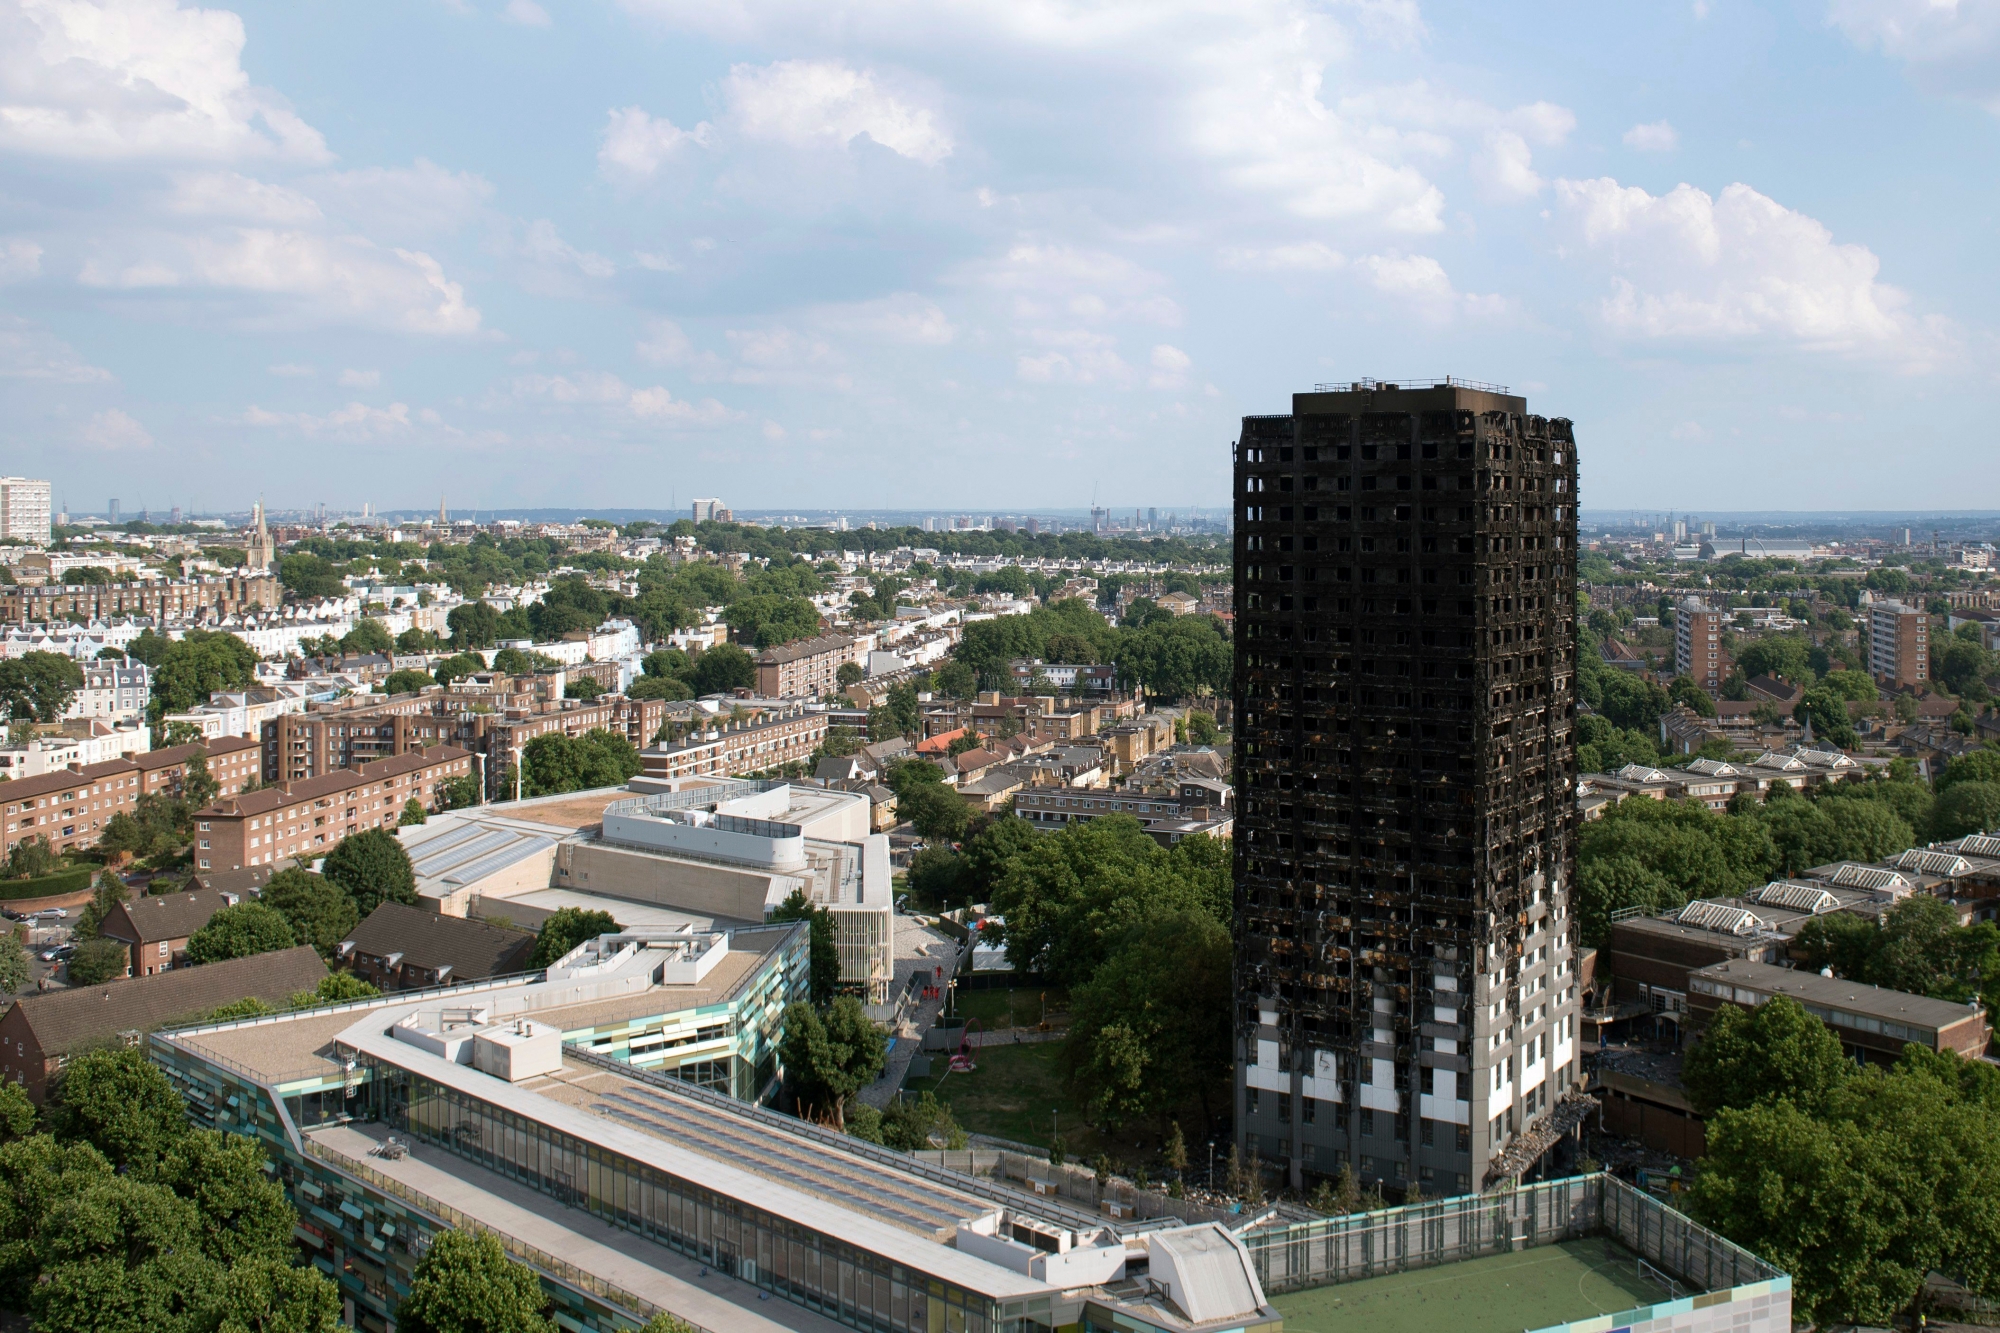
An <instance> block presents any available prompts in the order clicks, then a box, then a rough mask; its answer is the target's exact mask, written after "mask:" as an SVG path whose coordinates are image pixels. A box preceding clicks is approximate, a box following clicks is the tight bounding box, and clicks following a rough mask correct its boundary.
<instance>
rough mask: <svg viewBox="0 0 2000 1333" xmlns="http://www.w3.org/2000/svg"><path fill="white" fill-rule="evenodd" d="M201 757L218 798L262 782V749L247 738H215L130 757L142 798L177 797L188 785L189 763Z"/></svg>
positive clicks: (231, 794) (232, 794)
mask: <svg viewBox="0 0 2000 1333" xmlns="http://www.w3.org/2000/svg"><path fill="white" fill-rule="evenodd" d="M196 755H201V756H202V757H203V758H205V759H206V760H207V761H208V776H209V777H211V778H213V779H214V780H215V785H216V795H217V796H234V795H235V794H236V793H237V792H240V791H242V790H243V788H244V787H245V786H247V785H248V784H250V783H251V782H258V781H262V780H263V776H264V747H263V746H261V745H259V744H258V743H257V742H256V741H253V740H251V739H250V738H249V737H248V736H218V737H216V738H215V739H214V740H212V741H208V742H207V743H205V744H202V745H170V746H168V747H167V748H166V749H164V750H148V751H147V752H146V753H144V754H135V755H133V756H132V762H133V764H135V765H136V766H137V767H138V769H139V774H140V786H139V793H140V795H142V796H161V795H164V796H179V795H180V794H181V789H182V788H183V787H184V786H185V785H186V783H187V765H188V760H190V759H192V758H193V757H194V756H196Z"/></svg>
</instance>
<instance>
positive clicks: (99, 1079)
mask: <svg viewBox="0 0 2000 1333" xmlns="http://www.w3.org/2000/svg"><path fill="white" fill-rule="evenodd" d="M44 1114H45V1115H46V1116H47V1118H48V1123H49V1128H50V1131H51V1132H52V1133H54V1135H55V1136H56V1138H57V1139H58V1140H60V1141H61V1142H64V1143H79V1142H82V1143H89V1144H90V1145H91V1146H92V1147H94V1148H96V1149H97V1151H99V1152H101V1153H103V1154H104V1156H105V1158H106V1159H107V1160H108V1161H110V1163H111V1164H112V1165H113V1166H114V1167H119V1168H125V1167H137V1166H145V1165H146V1164H149V1163H151V1162H155V1161H158V1160H159V1159H160V1158H161V1157H162V1156H164V1155H165V1154H166V1152H167V1150H168V1149H169V1148H171V1147H172V1146H173V1145H174V1144H175V1143H177V1142H179V1141H180V1139H181V1138H182V1136H183V1135H185V1134H187V1133H189V1132H190V1131H189V1128H188V1122H187V1106H186V1104H185V1103H184V1102H182V1100H181V1095H180V1094H179V1093H178V1092H176V1091H174V1085H173V1084H171V1083H169V1082H168V1081H167V1076H166V1075H165V1074H163V1073H161V1072H160V1070H159V1068H158V1066H156V1065H154V1064H153V1063H152V1061H150V1060H148V1059H147V1058H146V1056H145V1054H144V1052H142V1051H139V1050H136V1049H133V1048H131V1047H123V1046H121V1047H118V1048H116V1049H102V1048H100V1049H98V1050H90V1051H85V1052H83V1053H82V1054H81V1055H77V1056H75V1057H73V1058H72V1059H71V1060H70V1062H69V1063H68V1064H67V1065H65V1066H64V1067H63V1071H62V1076H61V1077H60V1078H58V1079H57V1080H56V1084H55V1088H54V1090H53V1094H52V1096H51V1097H50V1100H49V1104H48V1106H47V1107H46V1108H45V1111H44Z"/></svg>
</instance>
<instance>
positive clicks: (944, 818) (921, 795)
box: [896, 782, 972, 842]
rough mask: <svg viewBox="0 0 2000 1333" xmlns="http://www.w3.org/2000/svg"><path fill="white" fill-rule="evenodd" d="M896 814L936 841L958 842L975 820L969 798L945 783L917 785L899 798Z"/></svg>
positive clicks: (918, 831) (920, 832)
mask: <svg viewBox="0 0 2000 1333" xmlns="http://www.w3.org/2000/svg"><path fill="white" fill-rule="evenodd" d="M896 813H897V814H899V815H901V816H902V817H903V818H904V819H906V820H908V821H909V822H910V825H911V826H912V827H913V828H915V829H916V831H917V833H918V834H919V835H920V836H921V837H923V838H925V839H928V840H930V841H932V842H956V841H957V840H958V839H960V838H962V837H964V836H965V829H966V826H967V824H969V823H970V822H971V819H972V808H971V807H970V806H968V805H967V804H966V803H965V798H964V797H963V796H960V795H959V794H958V793H957V792H956V791H955V790H953V789H952V788H950V787H947V786H945V785H944V784H943V783H941V782H924V783H916V784H913V785H912V786H911V788H910V790H909V791H908V792H907V793H905V794H902V795H899V796H898V797H897V798H896Z"/></svg>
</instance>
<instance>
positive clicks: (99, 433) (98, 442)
mask: <svg viewBox="0 0 2000 1333" xmlns="http://www.w3.org/2000/svg"><path fill="white" fill-rule="evenodd" d="M77 439H78V441H79V442H80V443H81V444H82V445H83V446H84V447H85V448H86V449H97V450H101V451H102V452H104V453H120V452H123V451H125V450H128V449H148V448H151V447H152V444H153V433H152V432H151V431H149V430H147V429H146V428H145V427H144V426H142V425H140V424H139V422H138V421H137V420H135V419H134V418H133V417H131V416H130V415H128V414H126V413H124V412H121V411H119V410H118V409H117V408H115V407H108V408H106V409H104V411H102V412H98V413H95V414H93V415H92V416H91V418H90V420H89V421H86V422H85V423H84V424H83V427H82V428H81V429H80V430H78V431H77Z"/></svg>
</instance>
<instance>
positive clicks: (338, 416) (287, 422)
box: [243, 403, 443, 440]
mask: <svg viewBox="0 0 2000 1333" xmlns="http://www.w3.org/2000/svg"><path fill="white" fill-rule="evenodd" d="M418 420H421V421H422V422H423V424H425V425H429V426H437V425H442V424H443V421H442V419H441V418H440V417H439V416H438V414H437V413H435V412H432V411H429V410H428V409H426V410H425V411H423V412H421V413H419V414H417V418H416V419H415V420H413V419H412V417H411V414H410V405H409V404H408V403H391V404H389V405H388V406H387V407H370V406H368V404H366V403H349V404H348V405H347V406H345V407H339V408H335V409H334V410H333V411H331V412H328V413H327V414H326V415H324V416H315V415H313V414H312V413H310V412H267V411H265V410H264V409H263V408H261V407H254V406H253V407H250V408H247V409H245V411H244V413H243V421H244V423H245V424H246V425H251V426H264V427H270V428H274V429H284V430H292V431H296V432H298V433H299V434H301V435H308V436H330V437H333V438H336V439H344V440H373V439H380V438H383V437H386V436H398V435H406V434H408V433H409V432H410V431H411V430H412V429H413V428H414V427H415V425H416V424H417V421H418Z"/></svg>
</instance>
